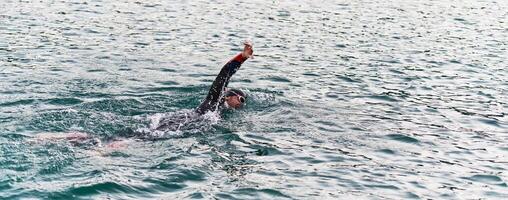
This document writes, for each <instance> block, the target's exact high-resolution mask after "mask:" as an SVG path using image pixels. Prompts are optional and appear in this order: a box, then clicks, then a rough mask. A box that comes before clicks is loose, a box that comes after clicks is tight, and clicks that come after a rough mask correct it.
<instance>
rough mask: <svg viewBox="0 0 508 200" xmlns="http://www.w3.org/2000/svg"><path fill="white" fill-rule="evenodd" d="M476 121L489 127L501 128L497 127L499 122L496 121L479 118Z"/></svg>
mask: <svg viewBox="0 0 508 200" xmlns="http://www.w3.org/2000/svg"><path fill="white" fill-rule="evenodd" d="M478 121H480V122H482V123H484V124H486V125H489V126H494V127H501V126H500V125H499V122H498V121H497V120H496V119H488V118H480V119H478Z"/></svg>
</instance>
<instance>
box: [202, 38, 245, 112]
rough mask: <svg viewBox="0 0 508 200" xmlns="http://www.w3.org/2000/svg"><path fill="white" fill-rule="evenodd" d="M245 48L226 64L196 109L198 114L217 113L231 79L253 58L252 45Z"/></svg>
mask: <svg viewBox="0 0 508 200" xmlns="http://www.w3.org/2000/svg"><path fill="white" fill-rule="evenodd" d="M244 45H245V46H244V48H243V51H242V53H239V54H238V55H236V56H235V57H234V58H233V59H231V60H230V61H229V62H228V63H226V64H225V65H224V66H223V67H222V69H221V70H220V72H219V74H218V75H217V77H216V78H215V81H213V83H212V86H211V87H210V90H209V91H208V95H207V96H206V98H205V100H204V101H203V102H202V103H201V105H199V107H198V108H197V109H196V112H198V113H199V114H204V113H206V112H208V111H215V110H216V109H217V107H218V106H219V103H220V102H221V98H222V96H223V93H224V90H225V88H226V87H227V86H228V83H229V79H231V76H233V74H235V73H236V71H238V69H239V68H240V66H241V65H242V63H243V62H245V61H246V60H247V59H248V58H250V57H252V53H253V50H252V45H251V44H250V43H244Z"/></svg>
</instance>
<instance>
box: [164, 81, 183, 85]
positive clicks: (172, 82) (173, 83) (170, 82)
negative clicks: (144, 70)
mask: <svg viewBox="0 0 508 200" xmlns="http://www.w3.org/2000/svg"><path fill="white" fill-rule="evenodd" d="M159 83H160V84H162V85H179V83H178V82H175V81H161V82H159Z"/></svg>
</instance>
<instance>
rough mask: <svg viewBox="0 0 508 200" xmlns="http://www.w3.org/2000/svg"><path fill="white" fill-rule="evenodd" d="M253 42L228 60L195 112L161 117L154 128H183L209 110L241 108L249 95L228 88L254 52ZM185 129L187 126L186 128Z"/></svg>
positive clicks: (171, 129) (245, 44) (169, 129)
mask: <svg viewBox="0 0 508 200" xmlns="http://www.w3.org/2000/svg"><path fill="white" fill-rule="evenodd" d="M253 52H254V51H253V50H252V44H251V43H249V42H245V43H244V47H243V51H242V52H241V53H239V54H238V55H236V56H235V57H233V59H231V60H230V61H229V62H227V63H226V64H225V65H224V66H223V67H222V69H221V70H220V72H219V74H218V75H217V77H216V78H215V80H214V81H213V83H212V86H211V87H210V90H209V91H208V95H207V96H206V97H205V99H204V100H203V102H202V103H201V104H200V105H199V106H198V107H197V108H196V109H195V110H194V113H185V112H184V113H173V114H172V115H170V116H167V117H165V118H163V119H161V120H160V121H159V122H158V125H157V126H156V128H155V129H154V130H155V131H163V132H165V131H175V130H181V129H182V127H186V126H187V125H189V124H191V123H193V122H194V123H196V121H197V120H200V119H198V118H199V116H201V115H204V114H206V113H208V112H215V111H217V110H218V109H224V108H229V109H238V108H241V107H242V106H243V105H244V104H245V103H246V99H247V95H246V94H245V93H244V92H242V91H241V90H239V89H230V88H227V86H228V84H229V80H230V79H231V77H232V76H233V74H235V73H236V71H238V69H240V66H241V65H242V63H243V62H245V61H246V60H247V59H249V58H251V57H252V54H253ZM184 129H185V128H184Z"/></svg>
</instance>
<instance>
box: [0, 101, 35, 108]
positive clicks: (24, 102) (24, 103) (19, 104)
mask: <svg viewBox="0 0 508 200" xmlns="http://www.w3.org/2000/svg"><path fill="white" fill-rule="evenodd" d="M35 101H36V100H35V99H21V100H17V101H11V102H4V103H0V107H9V106H21V105H32V104H33V103H34V102H35Z"/></svg>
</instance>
